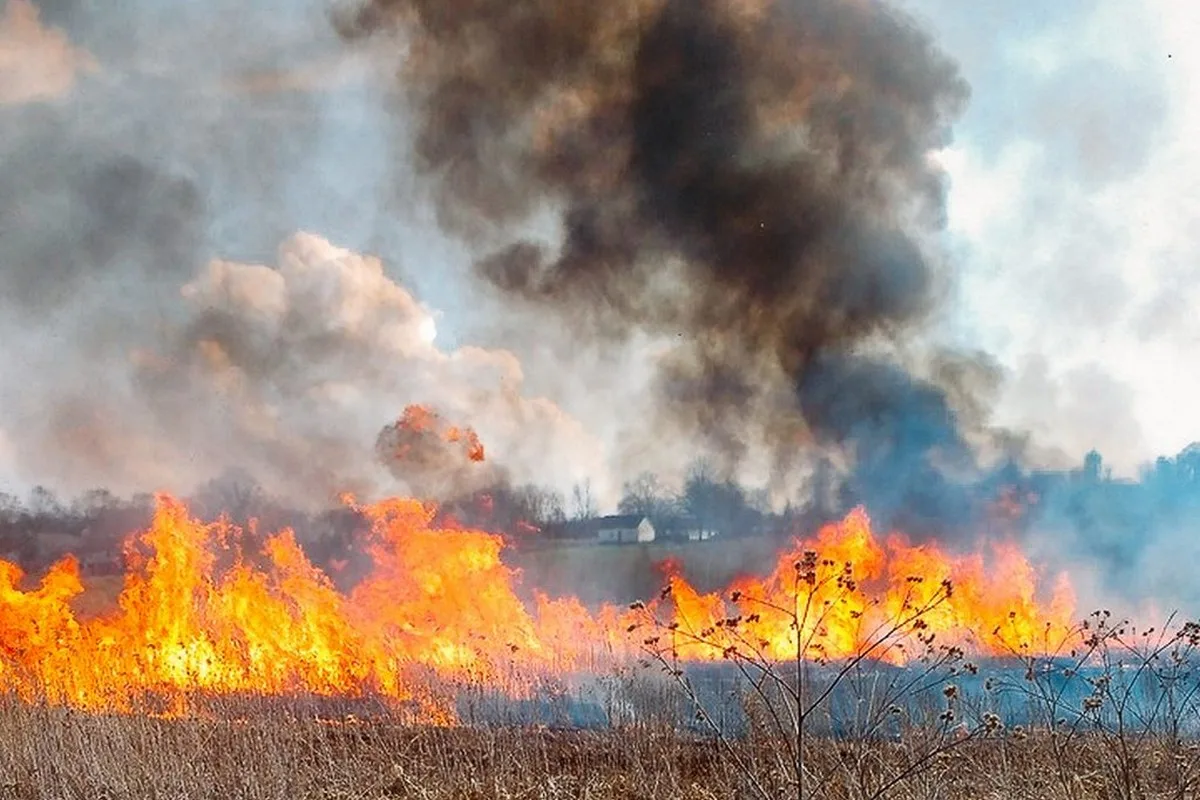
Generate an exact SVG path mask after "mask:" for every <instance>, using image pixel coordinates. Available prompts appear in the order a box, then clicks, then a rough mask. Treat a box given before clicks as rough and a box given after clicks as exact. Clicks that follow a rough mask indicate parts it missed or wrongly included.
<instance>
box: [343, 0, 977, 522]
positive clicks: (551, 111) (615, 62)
mask: <svg viewBox="0 0 1200 800" xmlns="http://www.w3.org/2000/svg"><path fill="white" fill-rule="evenodd" d="M339 22H340V23H341V26H342V30H343V31H344V32H345V33H346V34H347V35H350V36H356V35H361V34H363V33H369V32H375V31H382V30H390V31H392V32H393V33H395V34H396V35H398V36H399V37H400V38H401V39H403V41H404V46H405V47H407V48H409V51H410V53H411V56H410V63H409V69H407V70H406V71H405V73H404V74H403V75H402V78H401V79H402V81H403V83H404V85H405V87H406V88H407V89H408V90H409V91H410V92H411V93H412V95H413V98H414V103H415V108H416V109H417V110H418V112H419V123H418V127H419V132H418V135H417V140H416V155H417V160H418V164H419V165H420V166H421V168H422V169H423V170H424V171H425V172H426V173H427V175H428V176H429V177H431V178H432V179H434V183H433V185H434V187H435V188H434V190H435V192H436V196H437V197H438V200H439V207H440V211H441V217H442V222H443V224H444V225H445V226H446V227H448V228H450V229H452V230H456V231H459V232H462V233H466V234H471V235H475V236H479V237H482V238H479V239H477V241H479V242H493V241H495V240H496V239H497V237H500V236H506V235H507V236H509V237H515V238H510V241H509V242H508V243H507V244H503V245H501V246H499V247H498V248H497V247H489V248H488V250H487V254H486V255H485V256H484V257H482V258H481V259H480V261H479V269H480V271H481V273H482V274H483V275H484V276H485V277H486V278H487V279H488V280H489V281H490V282H492V283H493V284H494V285H495V286H497V287H499V288H500V289H502V290H504V291H505V292H508V293H511V294H512V295H515V296H517V297H519V298H522V299H524V300H527V301H531V302H533V303H535V304H540V305H542V306H545V307H550V308H553V309H557V310H559V311H561V312H563V313H565V314H569V315H571V318H572V319H574V320H575V321H576V323H577V324H578V325H579V326H580V327H581V328H585V329H586V330H587V331H588V332H590V333H592V334H597V333H599V334H605V335H609V336H621V335H623V334H624V333H626V332H628V331H630V330H633V329H641V330H644V331H649V332H652V333H657V334H662V335H675V336H677V337H678V341H679V343H680V344H679V349H678V350H677V351H676V352H675V353H673V354H672V355H671V356H670V357H669V358H668V359H667V360H666V361H665V365H666V368H665V369H664V371H663V374H662V378H663V390H664V391H663V397H664V401H665V407H666V409H667V410H668V411H669V412H670V413H671V415H672V418H673V419H674V420H676V421H680V422H682V423H685V424H686V425H687V426H688V427H689V428H691V429H692V432H693V433H698V434H703V435H705V436H707V437H708V438H709V439H710V440H711V442H713V443H716V444H717V445H719V446H720V447H721V448H722V449H724V450H725V451H726V452H727V453H728V454H730V455H731V456H732V457H734V458H736V457H737V456H738V455H739V454H740V451H741V450H742V449H744V447H745V446H746V442H747V439H748V437H752V436H755V435H758V436H760V437H763V436H764V435H765V437H766V438H767V440H768V441H769V440H771V438H772V437H773V439H774V443H775V444H776V445H777V446H778V449H779V450H780V452H781V454H782V457H783V460H786V453H787V452H789V451H794V450H795V449H796V446H797V441H796V439H795V438H793V437H791V436H787V437H784V436H781V435H780V432H781V431H785V430H789V428H788V427H787V425H789V424H793V423H794V422H795V420H796V418H797V415H798V414H799V415H800V416H802V417H803V421H804V423H806V424H807V427H808V428H809V430H810V439H811V438H815V439H816V440H817V441H821V442H831V443H833V444H835V445H837V446H841V447H846V448H848V449H849V450H850V451H851V453H852V454H853V455H854V456H855V457H856V459H855V463H856V465H857V467H856V468H857V469H858V470H859V471H860V472H862V473H863V476H862V479H863V480H865V481H867V482H868V483H870V484H872V485H880V484H881V483H882V482H883V480H882V479H883V478H884V477H885V476H886V477H888V479H890V480H891V481H893V482H895V481H899V482H902V483H907V482H911V483H912V486H911V487H909V488H915V487H916V486H918V485H924V486H925V487H926V488H927V489H929V488H931V487H930V485H929V484H928V481H927V480H926V479H927V478H928V477H929V475H930V474H932V472H933V471H936V470H937V469H938V467H937V466H936V464H935V460H936V459H940V458H943V457H944V455H945V454H942V453H941V452H940V451H942V450H947V451H948V453H949V456H950V457H951V458H952V459H957V460H959V461H961V460H962V459H963V458H964V455H963V453H964V451H965V444H964V442H963V439H962V436H961V435H960V433H959V430H958V428H959V421H958V419H957V418H956V413H955V411H954V410H953V409H952V407H951V404H950V402H949V399H948V396H947V392H946V391H945V389H944V388H942V387H940V386H938V385H935V384H934V383H932V382H929V381H925V380H921V379H918V378H916V377H914V376H912V375H909V374H907V373H906V372H905V371H904V370H902V369H901V368H900V367H899V366H897V365H896V363H894V362H893V361H892V360H890V359H889V358H887V357H884V356H870V355H867V354H866V350H867V349H871V350H872V351H873V352H879V348H878V347H873V345H877V344H878V343H880V342H882V341H887V340H892V339H895V338H897V337H902V336H904V335H905V334H906V333H907V332H910V331H911V330H913V329H914V328H915V327H916V326H918V325H919V324H920V323H921V322H922V321H923V320H924V319H925V318H926V316H927V315H928V312H929V311H930V310H931V308H933V307H934V305H935V303H936V301H937V299H938V297H939V295H940V294H941V289H942V287H943V286H944V285H945V281H944V277H945V276H943V275H941V274H939V272H938V270H937V269H936V267H935V264H934V263H933V262H931V260H930V259H929V258H928V257H927V255H926V249H927V248H926V246H925V242H924V238H925V237H926V234H928V233H930V232H934V231H936V229H937V228H938V227H939V225H940V224H941V222H942V219H943V199H944V198H943V193H944V187H943V175H942V174H941V173H940V171H939V170H938V168H936V167H935V166H934V165H933V164H932V162H931V160H930V158H929V154H930V152H931V151H932V150H934V149H936V148H937V147H939V146H940V145H942V144H944V143H945V138H946V132H947V126H948V125H949V123H950V122H951V121H952V120H953V118H954V117H955V115H956V114H957V112H958V111H959V110H960V109H961V107H962V106H963V104H964V101H965V99H966V96H967V88H966V86H965V84H964V82H963V81H962V80H961V78H960V77H959V74H958V72H957V70H956V68H955V66H954V64H952V63H951V62H950V61H949V60H948V59H947V58H946V57H945V56H944V55H943V54H942V53H940V52H939V51H938V50H937V49H936V48H935V47H934V46H933V44H932V42H931V41H930V39H929V37H928V36H927V35H926V34H925V33H924V32H922V31H921V30H919V29H917V28H916V27H915V26H914V24H913V23H912V21H911V20H909V19H908V18H907V17H906V16H905V15H903V14H902V13H901V12H899V11H898V10H897V9H895V8H892V7H891V6H890V5H888V4H886V3H880V2H871V3H854V2H845V1H844V0H781V2H771V1H770V0H757V1H756V0H747V1H746V2H734V1H733V0H727V1H722V0H662V1H661V2H638V1H636V0H622V1H621V2H617V3H615V4H612V3H610V4H596V3H591V2H584V1H583V0H578V1H577V2H563V1H562V0H537V1H536V2H524V3H511V2H508V0H472V1H471V2H466V0H462V1H460V2H447V0H436V1H435V0H374V2H371V3H369V4H368V5H367V6H365V7H360V8H359V9H358V12H357V14H348V15H345V16H343V17H342V18H340V20H339ZM546 206H550V207H553V208H557V209H560V210H561V221H562V240H561V242H560V244H559V246H558V247H557V248H556V249H551V248H549V247H547V246H545V245H544V244H541V243H539V242H537V241H535V240H532V239H525V238H521V237H520V235H519V234H518V233H517V231H519V229H520V227H521V225H522V224H523V223H525V222H526V220H527V217H528V214H529V212H530V210H532V209H538V208H544V207H546ZM780 384H784V385H788V386H791V387H793V389H794V390H795V391H794V392H789V394H790V395H791V400H789V401H788V402H787V403H786V404H783V405H782V406H781V404H780V403H778V402H775V401H766V400H764V398H766V397H767V396H768V395H769V392H768V387H770V386H772V385H776V386H777V385H780ZM897 492H899V494H900V495H904V494H905V493H906V489H905V487H903V486H901V487H899V488H897V489H894V490H893V491H892V494H895V493H897ZM931 502H932V501H931ZM939 502H940V501H939ZM885 503H886V504H888V505H890V502H887V501H886V500H885ZM901 504H902V503H901Z"/></svg>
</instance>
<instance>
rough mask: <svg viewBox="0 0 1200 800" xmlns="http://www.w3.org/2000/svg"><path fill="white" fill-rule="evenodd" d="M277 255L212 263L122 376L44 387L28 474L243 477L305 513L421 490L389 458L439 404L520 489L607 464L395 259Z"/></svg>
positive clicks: (320, 248) (146, 482)
mask: <svg viewBox="0 0 1200 800" xmlns="http://www.w3.org/2000/svg"><path fill="white" fill-rule="evenodd" d="M278 262H279V263H278V265H277V266H268V265H264V264H250V263H238V262H228V261H220V260H214V261H211V262H210V263H208V264H207V265H206V266H204V267H203V268H202V269H201V270H200V271H199V272H198V274H196V275H195V276H194V278H193V279H192V280H191V281H190V282H188V283H187V284H186V285H185V286H184V287H183V289H182V291H181V293H180V294H179V302H178V308H176V309H175V313H174V319H173V320H172V321H171V322H170V323H169V324H166V325H163V326H159V327H158V329H157V330H154V329H151V330H148V331H145V332H144V334H145V335H143V337H142V339H141V342H140V347H139V348H138V349H136V350H133V351H131V353H130V356H129V359H128V362H127V365H126V367H125V369H124V370H123V371H117V369H116V368H117V367H118V364H116V363H114V362H113V361H106V362H103V364H102V365H100V366H99V367H98V368H97V375H96V376H94V377H95V378H96V380H95V381H94V382H92V383H90V384H89V385H79V384H74V383H73V382H71V381H68V380H67V379H66V377H65V376H57V377H58V381H57V382H56V383H55V384H54V385H53V386H52V387H51V386H47V385H46V378H45V377H44V376H43V378H42V379H41V380H42V385H41V386H40V387H39V389H40V391H39V394H38V395H37V396H34V397H31V398H30V404H29V405H28V406H27V407H26V408H25V409H23V410H25V411H26V416H25V422H26V424H24V425H22V426H21V427H19V428H14V429H11V431H10V436H11V438H12V440H13V446H14V447H15V448H16V449H17V450H18V451H19V452H20V453H21V454H22V468H23V469H24V470H25V471H26V472H27V474H30V475H34V476H37V475H45V474H51V475H54V476H56V478H57V479H58V481H59V483H60V484H62V483H65V484H66V485H67V486H69V487H71V488H74V489H76V490H79V489H82V488H86V487H88V486H94V485H104V486H107V487H110V488H112V489H114V490H116V491H137V490H143V489H145V488H146V487H160V488H167V489H173V490H177V491H183V490H190V489H191V488H192V487H194V486H196V485H198V484H199V483H201V482H203V481H204V480H206V479H208V478H211V477H212V476H214V475H216V474H218V473H220V472H223V471H224V470H226V469H229V468H237V469H241V470H244V471H245V472H247V473H249V474H251V475H253V476H254V477H255V478H256V479H257V480H258V481H259V482H260V483H261V484H262V485H263V487H264V488H265V489H266V490H267V491H268V492H270V493H272V494H273V495H275V496H277V497H280V498H282V499H284V500H286V501H289V502H293V503H297V504H299V505H300V506H301V507H309V506H312V505H314V504H316V505H321V504H325V503H328V502H331V501H332V500H334V499H335V498H336V497H337V495H338V494H339V493H341V492H345V491H351V492H356V493H359V494H364V495H371V494H377V493H380V492H387V491H404V490H419V489H421V488H423V487H424V488H428V487H426V486H425V484H424V483H422V482H420V481H407V480H405V481H402V482H400V483H397V480H396V478H397V476H396V475H395V474H394V473H391V472H389V471H388V469H387V468H386V467H385V465H384V464H382V463H380V462H379V461H378V460H377V458H376V450H375V447H376V442H377V439H378V438H379V436H380V428H381V427H382V426H383V425H384V424H385V423H386V422H387V421H388V420H394V419H395V418H396V416H397V414H398V413H399V411H400V410H401V409H403V408H404V406H405V405H407V404H410V403H416V402H427V401H428V402H432V403H433V404H434V407H435V408H437V409H440V410H444V412H445V414H446V416H447V417H448V418H450V419H454V420H462V421H463V424H464V425H471V426H475V427H477V428H478V429H479V430H480V432H481V436H483V437H484V438H485V440H486V441H489V442H493V443H494V446H495V448H496V451H497V452H498V453H501V454H502V455H501V456H500V458H501V461H502V462H503V463H504V465H505V468H506V469H508V470H510V471H511V472H512V473H513V475H514V476H515V477H517V478H520V479H523V480H529V481H532V480H537V479H541V478H543V477H544V475H545V474H546V473H545V470H546V469H547V468H549V469H551V470H552V471H553V474H556V475H558V476H560V478H561V479H562V481H563V486H561V487H560V488H565V487H566V486H569V485H570V481H571V480H573V479H582V477H583V476H584V475H586V474H588V473H589V472H595V471H599V470H601V468H602V461H601V456H602V451H601V448H600V446H599V444H598V443H597V442H596V441H595V440H594V439H592V438H591V437H590V436H589V435H588V434H587V433H586V432H585V431H584V430H583V428H582V426H581V425H579V423H578V422H576V421H574V420H573V419H571V418H570V417H568V416H567V415H566V414H565V413H564V412H562V410H561V409H559V408H558V407H557V406H555V405H554V404H553V403H551V402H549V401H547V400H542V399H538V398H530V397H526V396H525V395H524V394H523V393H522V375H521V372H520V367H519V364H518V363H517V362H516V360H515V358H514V357H513V356H512V355H511V354H510V353H507V352H504V351H497V350H485V349H481V348H470V347H464V348H459V349H456V350H453V351H450V352H445V351H442V350H441V349H439V348H438V347H437V346H436V344H435V342H434V340H433V338H432V335H433V333H434V332H435V317H434V315H433V314H432V312H430V311H429V310H428V309H426V308H425V307H424V306H422V305H421V304H420V303H419V302H418V301H417V300H416V299H415V298H414V297H413V296H412V294H411V293H409V292H408V291H407V290H406V289H405V288H404V287H402V286H400V285H399V284H397V283H395V282H393V281H392V280H391V279H390V278H388V277H387V276H386V275H385V274H384V271H383V266H382V263H381V262H380V261H379V260H378V259H376V258H372V257H368V256H363V255H360V254H357V253H353V252H351V251H348V250H345V249H342V248H338V247H336V246H334V245H332V244H331V243H329V242H328V241H327V240H325V239H323V238H321V237H319V236H315V235H311V234H297V235H295V236H293V237H291V238H289V239H288V240H287V241H285V242H284V243H283V244H282V245H281V247H280V250H279V258H278ZM101 371H103V373H104V374H103V377H102V378H101V377H100V375H99V373H100V372H101ZM47 401H51V402H50V404H49V406H47ZM39 408H40V413H37V410H38V409H39ZM533 452H536V453H538V455H539V457H538V458H537V459H536V460H535V459H532V458H530V457H529V456H530V454H531V453H533ZM547 465H549V467H547Z"/></svg>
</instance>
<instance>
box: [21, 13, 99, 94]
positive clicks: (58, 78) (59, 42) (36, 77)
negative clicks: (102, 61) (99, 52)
mask: <svg viewBox="0 0 1200 800" xmlns="http://www.w3.org/2000/svg"><path fill="white" fill-rule="evenodd" d="M94 68H95V61H94V60H93V59H92V57H91V56H90V55H89V54H88V53H87V52H86V51H84V50H82V49H79V48H76V47H75V46H74V45H72V44H71V41H70V40H69V39H68V38H67V35H66V34H65V33H63V32H62V31H59V30H55V29H53V28H50V27H47V26H45V25H43V24H42V21H41V19H40V17H39V15H38V8H37V6H35V5H34V4H33V0H8V4H7V5H6V6H5V8H4V10H3V12H0V104H9V105H14V104H19V103H31V102H38V101H45V100H51V99H54V98H58V97H61V96H63V95H65V94H67V93H68V92H69V91H71V89H72V88H73V87H74V85H75V81H76V78H77V77H78V75H79V73H80V72H85V71H90V70H92V69H94Z"/></svg>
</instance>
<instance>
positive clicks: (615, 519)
mask: <svg viewBox="0 0 1200 800" xmlns="http://www.w3.org/2000/svg"><path fill="white" fill-rule="evenodd" d="M593 524H594V525H595V531H596V540H597V541H598V542H600V543H602V544H631V543H639V544H642V543H646V542H653V541H654V538H655V530H654V523H652V522H651V521H650V518H649V517H646V516H642V515H641V514H616V515H613V516H608V517H600V518H599V519H597V520H595V522H594V523H593Z"/></svg>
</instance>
